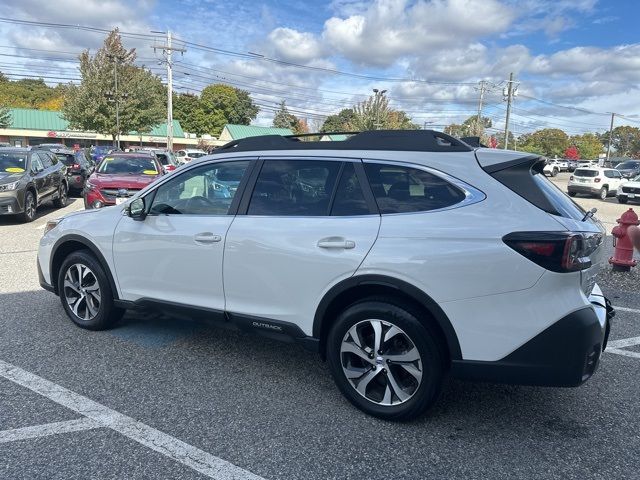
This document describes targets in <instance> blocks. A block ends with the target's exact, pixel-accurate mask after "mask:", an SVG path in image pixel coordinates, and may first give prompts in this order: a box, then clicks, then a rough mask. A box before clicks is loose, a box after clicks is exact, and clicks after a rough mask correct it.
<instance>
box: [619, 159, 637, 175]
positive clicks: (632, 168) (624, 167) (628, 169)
mask: <svg viewBox="0 0 640 480" xmlns="http://www.w3.org/2000/svg"><path fill="white" fill-rule="evenodd" d="M616 170H618V171H619V172H620V175H622V176H623V177H624V178H635V177H637V176H638V175H640V160H629V161H627V162H622V163H619V164H618V165H616Z"/></svg>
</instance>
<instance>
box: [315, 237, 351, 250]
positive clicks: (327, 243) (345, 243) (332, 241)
mask: <svg viewBox="0 0 640 480" xmlns="http://www.w3.org/2000/svg"><path fill="white" fill-rule="evenodd" d="M318 247H320V248H342V249H345V250H351V249H352V248H355V247H356V242H354V241H353V240H345V239H344V238H341V237H331V238H323V239H322V240H320V241H319V242H318Z"/></svg>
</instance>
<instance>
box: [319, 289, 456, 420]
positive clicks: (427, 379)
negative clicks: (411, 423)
mask: <svg viewBox="0 0 640 480" xmlns="http://www.w3.org/2000/svg"><path fill="white" fill-rule="evenodd" d="M327 358H328V361H329V365H330V368H331V373H332V375H333V378H334V380H335V382H336V384H337V386H338V388H339V389H340V391H341V392H342V393H343V394H344V395H345V396H346V397H347V399H348V400H349V401H350V402H351V403H353V404H354V405H355V406H356V407H358V408H359V409H361V410H363V411H364V412H366V413H368V414H371V415H374V416H376V417H380V418H384V419H387V420H409V419H411V418H414V417H416V416H418V415H420V414H421V413H423V412H424V411H426V410H427V409H428V408H429V407H430V406H431V405H433V403H434V402H435V401H436V399H437V397H438V394H439V393H440V389H441V386H442V381H443V376H444V362H445V354H444V349H443V347H442V345H441V344H440V340H439V338H438V336H437V335H436V334H435V333H434V332H433V331H432V329H431V328H429V326H428V325H425V324H423V323H422V322H420V321H419V320H418V318H417V317H416V315H414V314H413V313H411V312H410V311H409V310H408V309H405V308H403V307H400V306H399V304H396V303H395V302H393V300H391V301H389V300H385V299H367V300H363V301H360V302H357V303H355V304H353V305H351V306H350V307H348V308H347V309H346V310H344V311H343V312H342V314H341V315H340V316H339V317H338V319H337V320H336V323H335V324H334V325H333V327H332V329H331V331H330V333H329V336H328V339H327Z"/></svg>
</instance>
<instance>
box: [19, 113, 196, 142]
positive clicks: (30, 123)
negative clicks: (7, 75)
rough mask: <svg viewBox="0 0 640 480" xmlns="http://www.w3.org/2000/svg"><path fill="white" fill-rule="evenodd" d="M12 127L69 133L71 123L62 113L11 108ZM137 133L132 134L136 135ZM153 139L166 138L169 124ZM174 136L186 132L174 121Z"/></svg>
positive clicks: (155, 129)
mask: <svg viewBox="0 0 640 480" xmlns="http://www.w3.org/2000/svg"><path fill="white" fill-rule="evenodd" d="M9 114H10V115H11V125H10V126H9V127H8V128H15V129H20V130H46V131H63V132H64V131H69V122H67V121H66V120H65V119H64V118H62V114H61V112H58V111H55V110H36V109H34V108H10V109H9ZM136 133H137V132H130V134H132V135H136ZM149 135H151V136H152V137H166V136H167V124H166V122H165V123H162V124H160V125H157V126H155V127H153V128H152V129H151V132H150V133H149ZM173 136H174V137H179V138H182V137H184V132H183V131H182V126H181V125H180V122H178V121H177V120H174V121H173Z"/></svg>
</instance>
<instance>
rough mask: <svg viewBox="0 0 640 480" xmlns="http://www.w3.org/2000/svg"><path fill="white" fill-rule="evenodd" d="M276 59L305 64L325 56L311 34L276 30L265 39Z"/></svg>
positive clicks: (285, 29)
mask: <svg viewBox="0 0 640 480" xmlns="http://www.w3.org/2000/svg"><path fill="white" fill-rule="evenodd" d="M267 38H268V40H269V42H270V44H271V45H270V46H271V47H272V49H273V51H274V55H275V57H276V58H278V59H281V60H285V61H288V62H298V63H307V62H309V61H311V60H315V59H318V58H320V57H322V56H324V55H325V52H324V48H323V46H322V45H321V43H320V41H319V40H318V38H317V37H316V36H315V35H313V34H312V33H308V32H299V31H297V30H293V29H291V28H282V27H280V28H276V29H275V30H273V31H272V32H271V33H270V34H269V36H268V37H267Z"/></svg>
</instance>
